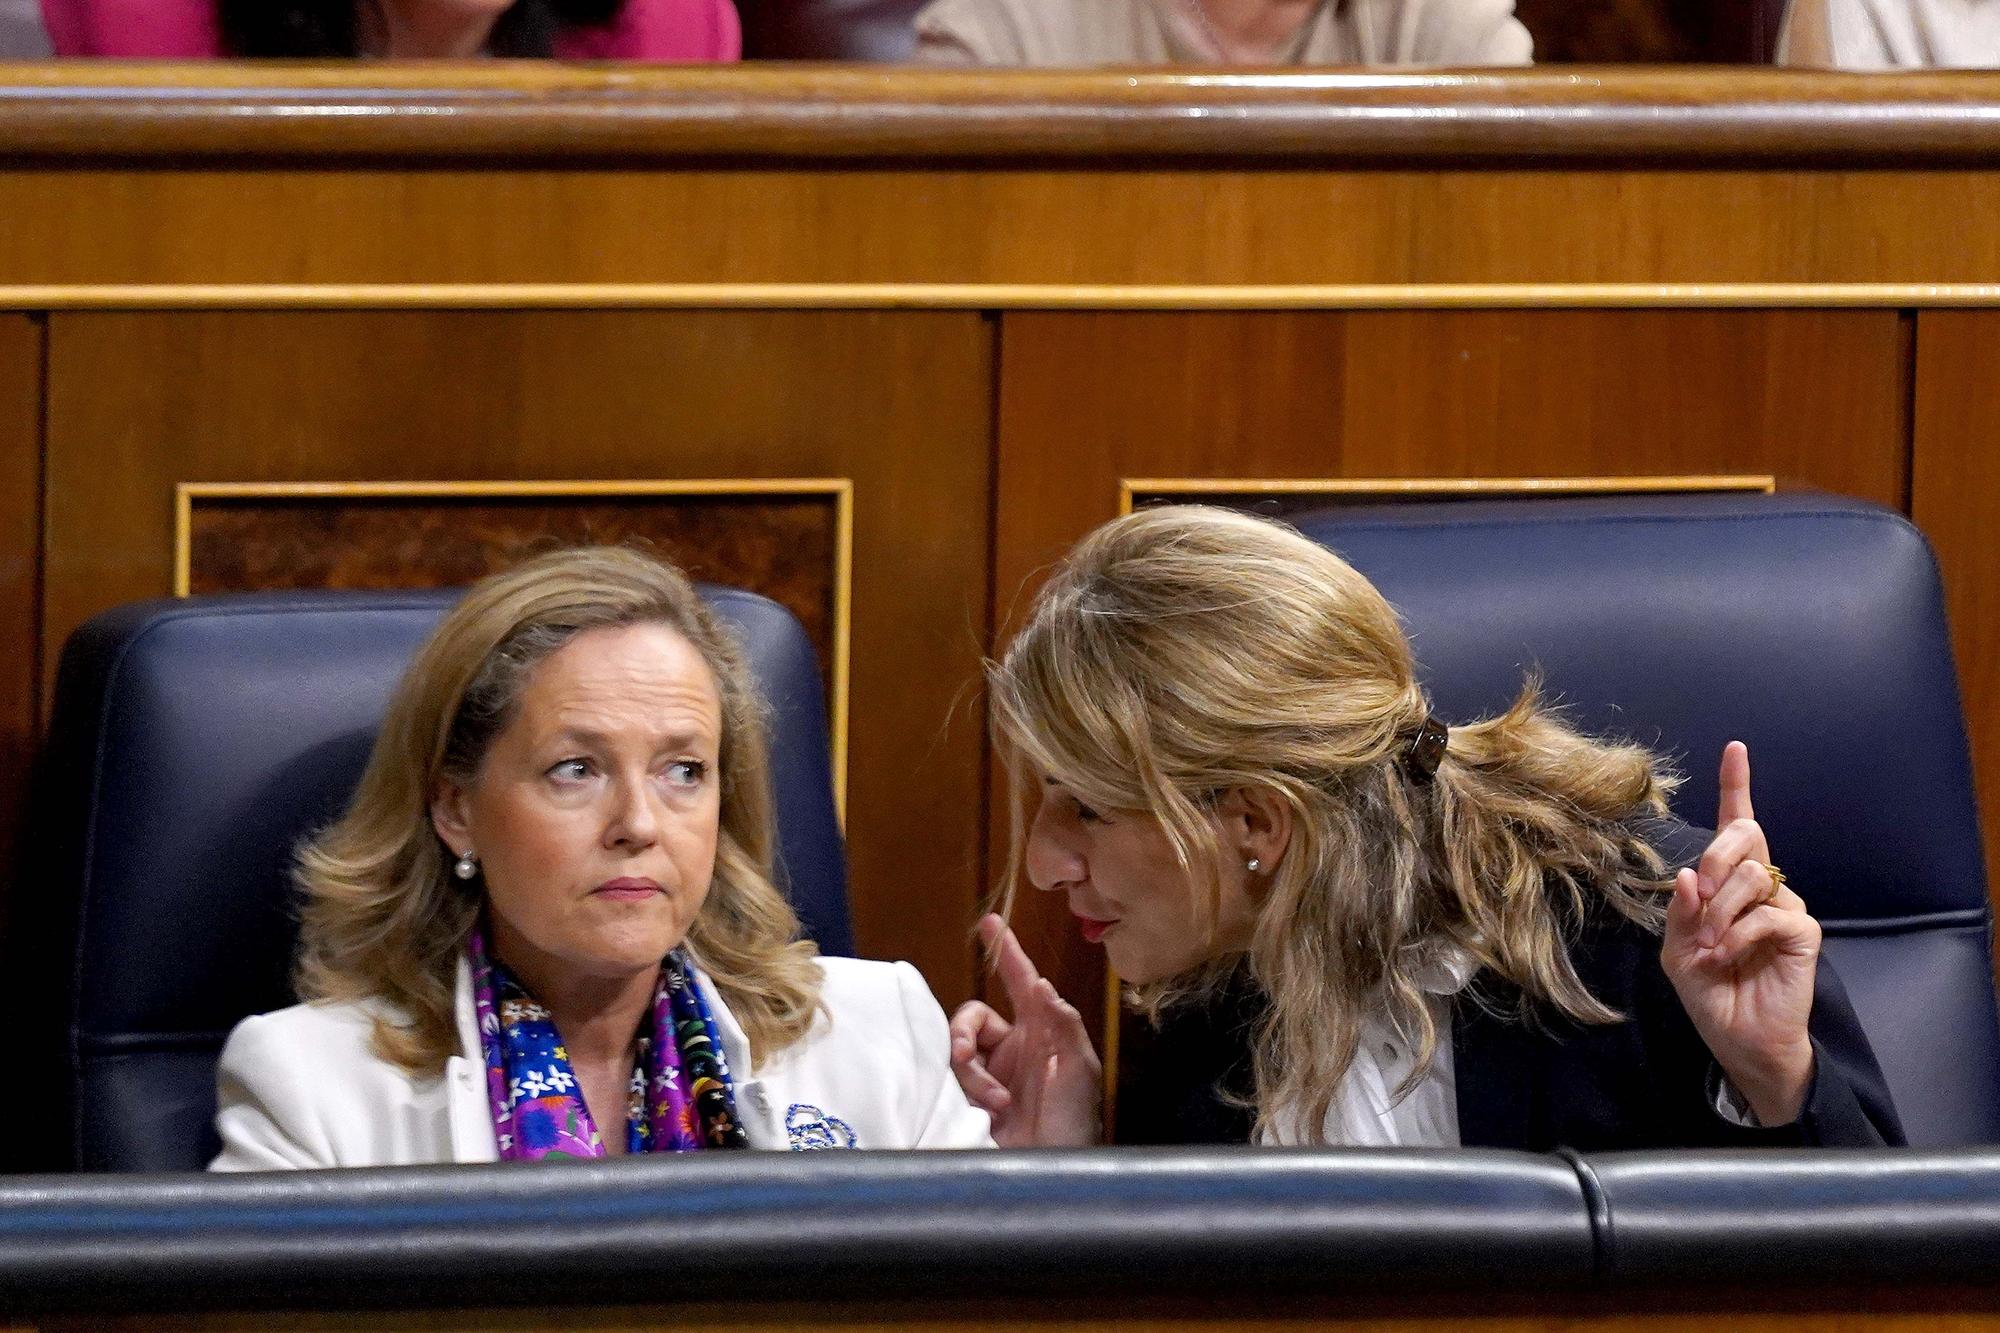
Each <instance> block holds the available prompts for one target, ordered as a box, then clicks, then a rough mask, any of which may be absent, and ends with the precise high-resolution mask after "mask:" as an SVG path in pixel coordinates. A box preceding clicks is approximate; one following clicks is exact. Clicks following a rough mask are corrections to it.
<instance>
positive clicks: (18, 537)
mask: <svg viewBox="0 0 2000 1333" xmlns="http://www.w3.org/2000/svg"><path fill="white" fill-rule="evenodd" d="M41 417H42V324H41V321H39V320H34V319H28V318H25V317H23V316H20V315H0V643H4V644H5V645H6V648H5V651H4V652H0V876H8V877H9V878H11V871H12V867H13V865H14V857H15V852H16V848H17V845H18V837H19V833H20V829H21V823H22V820H23V819H24V818H25V816H26V813H27V810H26V806H27V798H28V767H29V762H30V757H31V756H32V755H33V753H34V745H35V735H36V732H37V730H38V728H37V726H36V695H37V692H38V689H39V683H40V682H39V679H38V673H39V671H40V669H41V663H40V662H39V660H38V648H39V644H40V636H39V635H37V634H36V633H34V632H33V630H32V629H31V628H30V627H31V626H32V625H33V624H34V621H35V616H36V607H37V605H38V604H39V602H40V600H41V583H42V569H41V564H42V550H41V546H42V543H41V536H42V534H41V510H42V502H41V501H42V497H41V491H42V442H41V430H42V419H41ZM6 908H7V904H6V901H5V899H4V897H0V932H4V930H5V929H6Z"/></svg>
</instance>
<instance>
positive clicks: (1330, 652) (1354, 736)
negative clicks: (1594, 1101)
mask: <svg viewBox="0 0 2000 1333" xmlns="http://www.w3.org/2000/svg"><path fill="white" fill-rule="evenodd" d="M988 677H989V682H990V685H991V688H992V706H993V710H994V711H993V719H994V729H995V732H996V739H997V742H998V745H999V748H1000V749H1001V751H1002V754H1003V757H1004V758H1005V759H1006V761H1007V763H1008V766H1009V768H1010V770H1011V773H1012V778H1013V780H1012V782H1011V784H1010V786H1011V805H1012V816H1013V820H1012V823H1013V837H1012V843H1011V850H1010V855H1009V864H1008V867H1007V872H1006V879H1005V880H1004V881H1003V882H1002V887H1001V893H1000V897H1001V908H1002V910H1003V911H1004V910H1005V908H1006V907H1007V906H1009V905H1010V904H1011V895H1012V892H1013V886H1014V885H1016V884H1018V883H1019V880H1020V874H1021V868H1022V862H1023V858H1024V844H1025V826H1026V816H1027V811H1028V809H1029V808H1030V807H1029V803H1030V802H1031V801H1034V800H1037V799H1039V795H1038V793H1037V791H1036V790H1035V789H1037V788H1039V787H1040V785H1041V779H1042V777H1043V776H1045V775H1047V776H1054V777H1056V778H1059V779H1060V780H1061V781H1062V782H1063V783H1065V784H1066V785H1068V786H1069V787H1070V788H1071V789H1072V790H1074V791H1075V792H1076V793H1077V795H1078V798H1079V799H1080V800H1082V801H1085V802H1087V803H1088V804H1091V805H1096V806H1101V807H1103V808H1106V809H1114V810H1129V811H1140V812H1145V813H1147V814H1149V815H1151V816H1152V817H1154V818H1156V819H1157V820H1158V821H1159V823H1160V825H1161V826H1162V828H1163V830H1164V832H1165V834H1166V837H1167V839H1168V841H1169V842H1170V844H1171V846H1172V849H1173V853H1174V855H1175V857H1176V858H1177V859H1178V861H1179V864H1180V865H1181V867H1182V868H1183V869H1184V870H1185V871H1186V872H1187V875H1188V879H1189V883H1190V884H1191V885H1192V886H1193V888H1192V891H1193V892H1194V893H1195V894H1196V895H1197V909H1198V912H1200V913H1202V914H1205V918H1206V921H1207V923H1208V924H1209V926H1210V927H1212V926H1213V923H1214V921H1215V919H1216V916H1217V914H1218V912H1219V909H1220V892H1221V879H1220V875H1221V867H1222V863H1223V862H1222V858H1223V857H1224V855H1225V854H1226V853H1225V850H1224V848H1223V847H1222V846H1221V843H1220V835H1219V828H1218V825H1217V823H1216V821H1215V819H1214V818H1213V802H1214V800H1215V798H1216V797H1217V796H1219V795H1220V794H1222V793H1224V792H1227V791H1231V790H1236V789H1264V790H1266V791H1268V792H1271V793H1274V794H1275V795H1276V796H1277V797H1278V798H1280V799H1281V800H1282V801H1283V802H1284V803H1285V804H1286V805H1287V806H1288V807H1289V809H1290V812H1291V816H1292V821H1291V823H1292V828H1291V838H1290V842H1289V844H1288V846H1287V848H1286V851H1285V853H1284V855H1283V856H1282V857H1281V858H1280V859H1279V863H1278V865H1277V866H1276V868H1275V869H1274V870H1273V871H1272V872H1271V874H1270V877H1269V884H1268V890H1267V892H1266V896H1265V897H1264V899H1263V901H1262V902H1261V903H1260V905H1259V907H1258V915H1257V920H1256V925H1255V928H1254V931H1253V935H1252V940H1251V943H1250V946H1249V955H1248V962H1249V966H1250V970H1251V973H1252V975H1253V976H1254V978H1255V979H1256V981H1257V982H1258V983H1259V984H1260V985H1261V987H1262V988H1263V990H1264V991H1265V993H1266V994H1267V995H1268V997H1269V1001H1270V1003H1269V1007H1268V1009H1267V1011H1266V1015H1265V1017H1264V1019H1263V1020H1262V1022H1261V1026H1260V1028H1259V1029H1258V1031H1257V1032H1256V1034H1255V1038H1254V1052H1253V1066H1252V1068H1253V1074H1254V1089H1255V1090H1254V1093H1253V1098H1254V1102H1255V1106H1256V1111H1257V1127H1258V1131H1259V1133H1260V1134H1269V1133H1270V1132H1272V1131H1273V1129H1274V1127H1275V1126H1274V1119H1273V1117H1274V1115H1279V1116H1282V1121H1283V1123H1284V1124H1285V1125H1287V1126H1292V1125H1296V1126H1297V1128H1298V1130H1299V1131H1301V1132H1302V1133H1303V1134H1304V1136H1305V1137H1306V1138H1307V1139H1308V1140H1310V1141H1317V1140H1318V1139H1320V1138H1321V1137H1322V1136H1323V1132H1324V1131H1323V1126H1324V1124H1325V1122H1326V1119H1327V1115H1328V1113H1329V1111H1330V1110H1331V1108H1332V1106H1333V1105H1334V1103H1335V1101H1336V1099H1337V1097H1338V1095H1339V1089H1340V1085H1341V1078H1342V1076H1343V1075H1344V1074H1345V1073H1346V1071H1347V1068H1348V1066H1349V1064H1350V1063H1351V1062H1352V1061H1353V1059H1354V1055H1355V1050H1356V1046H1357V1042H1358V1039H1359V1036H1360V1030H1361V1024H1362V1022H1363V1020H1364V1019H1365V1018H1366V1017H1367V1016H1368V1015H1369V1014H1370V1013H1371V1011H1386V1015H1387V1018H1388V1021H1389V1022H1390V1023H1391V1024H1392V1025H1393V1026H1394V1028H1395V1029H1396V1030H1397V1031H1399V1032H1400V1033H1401V1034H1403V1036H1404V1038H1405V1039H1406V1040H1407V1041H1409V1042H1410V1043H1411V1044H1412V1045H1413V1047H1414V1049H1415V1050H1416V1052H1417V1058H1416V1061H1415V1065H1414V1068H1413V1071H1412V1073H1411V1074H1410V1076H1409V1079H1408V1080H1407V1081H1406V1083H1405V1084H1404V1088H1405V1089H1407V1088H1408V1087H1410V1086H1413V1085H1414V1083H1415V1082H1416V1081H1417V1080H1418V1079H1419V1078H1421V1077H1422V1075H1423V1073H1424V1072H1425V1071H1426V1070H1427V1069H1428V1068H1429V1066H1430V1063H1431V1060H1432V1058H1433V1057H1434V1055H1435V1054H1436V1051H1437V1045H1438V1042H1439V1041H1440V1040H1448V1039H1449V1033H1448V1032H1446V1033H1443V1034H1440V1032H1439V1030H1438V1028H1439V1024H1438V1023H1437V1022H1436V1021H1435V1020H1434V1018H1433V1014H1432V1009H1431V1006H1430V1005H1429V1004H1428V1003H1427V1001H1426V995H1425V992H1424V990H1423V988H1422V985H1421V978H1422V976H1423V974H1424V973H1425V972H1426V970H1427V968H1428V967H1429V966H1431V965H1432V964H1434V963H1435V961H1436V960H1437V958H1438V956H1439V955H1440V953H1442V952H1444V951H1446V950H1456V951H1459V952H1461V953H1462V954H1463V955H1464V956H1466V957H1469V958H1470V959H1472V960H1474V961H1475V962H1476V964H1477V965H1478V966H1480V967H1482V968H1486V969H1490V970H1491V971H1492V972H1494V973H1496V974H1497V975H1499V976H1500V977H1503V978H1505V979H1506V980H1507V981H1510V982H1512V983H1514V984H1515V985H1516V986H1518V987H1519V988H1520V991H1521V993H1522V999H1521V1003H1522V1005H1523V1006H1525V1007H1527V1008H1528V1009H1529V1010H1530V1011H1532V1010H1533V1009H1534V1008H1535V1007H1536V1006H1547V1007H1548V1008H1550V1009H1553V1010H1554V1011H1556V1012H1557V1013H1560V1014H1562V1015H1566V1016H1568V1017H1569V1018H1571V1019H1574V1020H1576V1021H1578V1022H1581V1023H1608V1022H1613V1021H1616V1020H1617V1019H1618V1017H1619V1015H1618V1014H1616V1013H1615V1012H1614V1011H1612V1010H1611V1009H1609V1008H1607V1007H1606V1006H1605V1005H1604V1004H1603V1003H1602V1002H1600V1001H1599V1000H1598V999H1597V998H1596V997H1595V996H1593V995H1592V994H1591V993H1590V992H1589V991H1588V990H1587V989H1586V988H1585V986H1584V985H1583V983H1582V981H1581V980H1580V979H1579V978H1578V976H1577V974H1576V970H1575V968H1574V967H1573V966H1572V965H1571V963H1570V960H1569V954H1568V951H1567V949H1566V947H1565V944H1566V941H1567V940H1568V939H1570V938H1572V937H1573V935H1574V933H1575V931H1576V930H1577V929H1578V928H1579V926H1580V925H1581V923H1582V921H1583V920H1584V919H1585V917H1586V915H1587V914H1589V913H1590V912H1591V911H1593V910H1594V909H1595V908H1596V906H1597V904H1600V903H1601V904H1604V905H1608V906H1609V907H1610V908H1611V909H1612V910H1613V911H1615V912H1617V913H1620V914H1622V915H1623V916H1625V917H1628V918H1631V919H1632V920H1635V921H1638V922H1641V923H1643V924H1646V925H1648V926H1649V927H1652V928H1655V929H1657V928H1658V925H1659V923H1660V921H1661V919H1662V916H1663V913H1664V902H1663V899H1662V897H1661V893H1662V891H1665V890H1670V889H1671V888H1672V882H1671V880H1670V879H1669V878H1667V877H1666V876H1665V874H1664V870H1663V867H1662V863H1661V861H1660V858H1659V856H1658V854H1657V853H1656V852H1654V850H1653V849H1652V848H1651V847H1650V846H1649V845H1648V844H1647V843H1646V841H1645V840H1644V839H1643V837H1641V836H1640V834H1639V832H1638V831H1637V830H1636V829H1635V827H1634V824H1635V821H1637V820H1639V819H1642V818H1643V817H1645V816H1649V815H1657V814H1662V813H1664V811H1665V808H1666V798H1667V795H1668V794H1669V793H1670V792H1671V790H1672V789H1673V785H1674V782H1675V779H1674V777H1673V776H1672V775H1670V774H1669V773H1668V772H1666V771H1665V770H1664V768H1663V766H1662V765H1661V763H1660V761H1659V760H1658V759H1657V758H1656V757H1655V756H1654V755H1652V754H1651V753H1649V752H1648V751H1646V750H1645V749H1643V748H1641V747H1638V746H1635V745H1629V744H1618V743H1611V742H1606V741H1603V740H1598V739H1592V738H1590V737H1587V736H1584V735H1581V734H1579V733H1578V732H1576V731H1575V730H1573V729H1572V728H1570V727H1569V726H1567V725H1565V724H1564V723H1563V722H1562V721H1560V720H1559V719H1558V718H1556V717H1555V716H1553V715H1552V714H1551V712H1550V711H1549V710H1548V709H1547V708H1546V707H1545V706H1544V705H1543V704H1542V702H1541V700H1540V698H1539V690H1538V688H1537V685H1536V682H1535V681H1534V680H1533V679H1532V678H1530V679H1529V680H1528V681H1527V682H1526V683H1525V684H1524V686H1523V689H1522V691H1521V693H1520V695H1519V697H1518V698H1517V699H1516V700H1515V702H1514V704H1513V706H1512V707H1511V708H1509V709H1508V710H1507V711H1506V712H1505V713H1503V714H1501V715H1500V716H1498V717H1494V718H1491V719H1488V720H1486V721H1482V722H1475V723H1473V724H1471V725H1469V726H1461V727H1453V728H1451V729H1450V741H1449V746H1448V749H1447V751H1446V753H1445V756H1444V758H1443V760H1442V762H1441V763H1440V765H1439V767H1438V769H1437V772H1436V774H1435V776H1434V777H1433V778H1432V779H1431V780H1430V781H1428V782H1423V781H1419V780H1417V779H1415V778H1413V777H1412V776H1411V775H1410V774H1409V773H1408V772H1407V771H1406V770H1405V768H1404V766H1403V763H1402V762H1401V761H1402V756H1403V754H1404V751H1405V749H1406V747H1407V746H1408V744H1409V742H1410V740H1411V738H1412V737H1413V736H1414V735H1415V734H1416V732H1417V730H1418V728H1419V727H1420V726H1421V725H1422V724H1423V722H1424V720H1425V718H1426V717H1427V716H1429V713H1430V708H1429V703H1428V701H1427V700H1426V699H1425V697H1424V693H1423V690H1422V688H1421V687H1420V686H1419V685H1418V683H1417V680H1416V676H1415V670H1414V666H1413V663H1412V660H1411V655H1410V648H1409V643H1408V641H1407V640H1406V639H1405V637H1404V634H1403V630H1402V626H1401V625H1400V623H1399V622H1398V620H1397V617H1396V613H1395V612H1394V611H1393V610H1392V609H1391V608H1390V606H1389V604H1388V602H1387V601H1385V600H1384V599H1383V597H1382V595H1381V594H1380V593H1379V592H1377V591H1376V589H1375V587H1374V585H1373V584H1371V583H1369V582H1368V580H1367V579H1366V578H1364V577H1362V576H1361V574H1359V573H1358V572H1356V571H1355V570H1354V569H1353V568H1352V567H1350V566H1349V565H1348V564H1347V563H1346V562H1344V561H1343V560H1341V559H1340V558H1339V557H1338V556H1336V555H1334V554H1333V553H1332V552H1331V551H1329V550H1327V549H1325V548H1324V547H1322V546H1319V545H1318V544H1316V543H1314V542H1312V541H1310V540H1308V539H1307V538H1305V537H1304V536H1302V535H1301V534H1299V533H1298V532H1297V531H1295V530H1293V529H1291V528H1289V527H1286V526H1284V525H1282V524H1279V523H1274V522H1269V521H1266V520H1263V519H1259V518H1254V517H1250V516H1247V515H1244V514H1241V513H1237V512H1233V511H1230V510H1223V509H1213V508H1206V507H1203V506H1197V505H1182V506H1166V507H1160V508H1151V509H1144V510H1141V511H1139V512H1137V513H1134V514H1132V515H1130V516H1128V517H1125V518H1121V519H1118V520H1115V521H1113V522H1111V523H1109V524H1106V525H1105V526H1103V527H1101V528H1099V529H1098V530H1097V531H1095V532H1093V533H1092V534H1090V535H1089V536H1088V537H1086V538H1085V539H1084V540H1083V541H1082V542H1081V543H1080V544H1079V545H1078V546H1077V547H1076V549H1075V550H1074V551H1072V552H1071V553H1070V554H1069V556H1068V557H1067V558H1066V559H1065V560H1064V562H1063V563H1062V565H1061V566H1060V567H1059V568H1058V570H1057V571H1056V573H1055V574H1054V576H1053V578H1052V579H1051V581H1050V582H1049V583H1048V584H1047V586H1046V587H1044V588H1043V589H1042V591H1041V593H1040V595H1039V597H1038V598H1037V600H1036V602H1035V605H1034V609H1033V612H1032V615H1031V617H1030V619H1029V621H1028V623H1027V625H1026V627H1025V628H1024V629H1022V630H1021V632H1020V633H1019V634H1018V635H1017V636H1016V637H1015V638H1014V640H1013V642H1012V643H1011V644H1010V645H1009V647H1008V649H1007V651H1006V653H1005V655H1004V657H1003V658H1002V660H1001V661H999V662H997V663H989V664H988ZM1240 961H1241V959H1240V958H1214V959H1211V960H1210V961H1209V962H1208V963H1206V964H1204V965H1203V966H1202V967H1201V968H1199V969H1197V970H1196V972H1195V973H1193V974H1191V975H1187V976H1181V977H1175V978H1171V979H1168V980H1165V981H1162V982H1159V983H1155V984H1149V985H1146V986H1142V987H1135V988H1133V989H1132V990H1130V991H1128V998H1129V999H1130V1000H1131V1001H1132V1002H1133V1003H1135V1004H1136V1005H1137V1006H1138V1007H1139V1008H1140V1009H1141V1010H1142V1011H1143V1012H1146V1013H1149V1014H1150V1015H1152V1016H1154V1017H1155V1018H1157V1017H1158V1015H1159V1013H1160V1011H1161V1010H1162V1009H1163V1008H1164V1007H1165V1006H1167V1005H1169V1004H1171V1003H1173V1002H1175V1001H1177V1000H1181V999H1186V998H1189V997H1191V996H1195V995H1199V994H1202V993H1205V992H1207V991H1209V990H1210V989H1212V988H1213V987H1214V986H1216V985H1218V984H1219V983H1220V982H1221V981H1222V979H1223V978H1224V977H1226V976H1227V975H1228V974H1229V972H1230V971H1231V970H1232V969H1233V968H1234V967H1235V966H1236V965H1237V964H1238V963H1239V962H1240ZM1531 1016H1532V1013H1524V1014H1523V1017H1531ZM1294 1116H1296V1119H1294Z"/></svg>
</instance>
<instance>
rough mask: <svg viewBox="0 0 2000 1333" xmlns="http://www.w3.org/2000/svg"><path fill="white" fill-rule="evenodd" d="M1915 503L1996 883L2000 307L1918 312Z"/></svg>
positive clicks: (1999, 842) (1999, 819) (1999, 844)
mask: <svg viewBox="0 0 2000 1333" xmlns="http://www.w3.org/2000/svg"><path fill="white" fill-rule="evenodd" d="M1910 501H1911V504H1910V514H1911V517H1913V518H1914V519H1915V520H1916V522H1917V526H1918V527H1920V528H1922V529H1923V531H1924V535H1925V536H1927V537H1929V538H1930V540H1931V545H1932V546H1933V547H1935V548H1936V550H1937V557H1938V566H1939V571H1940V573H1941V574H1942V575H1943V578H1944V592H1945V605H1946V609H1947V611H1948V613H1949V615H1950V617H1951V636H1952V643H1953V646H1954V648H1955V650H1956V654H1957V657H1958V680H1959V686H1960V688H1961V690H1962V691H1963V693H1964V698H1965V724H1966V730H1967V732H1968V733H1969V734H1970V737H1971V741H1972V766H1973V773H1974V775H1975V777H1976V778H1977V779H1978V782H1979V788H1980V794H1981V798H1982V799H1981V801H1980V807H1981V814H1982V818H1983V821H1984V831H1985V834H1986V865H1987V875H1988V878H1989V880H1991V879H1992V878H1993V867H1994V866H1996V865H2000V545H1996V543H1995V534H1996V533H2000V312H1995V311H1985V310H1981V311H1964V312H1962V313H1961V312H1957V311H1926V312H1925V313H1924V314H1922V315H1920V316H1918V319H1917V402H1916V441H1915V448H1914V453H1913V457H1912V482H1911V495H1910Z"/></svg>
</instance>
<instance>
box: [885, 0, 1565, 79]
mask: <svg viewBox="0 0 2000 1333" xmlns="http://www.w3.org/2000/svg"><path fill="white" fill-rule="evenodd" d="M1533 51H1534V43H1533V41H1532V40H1531V39H1530V38H1529V36H1528V30H1527V29H1526V28H1524V27H1522V26H1521V24H1520V21H1519V20H1518V19H1516V18H1515V17H1514V0H932V3H931V4H930V5H929V6H928V7H927V8H925V9H924V11H923V12H922V13H920V14H918V15H917V59H918V60H921V61H928V62H932V63H935V64H951V65H1525V64H1527V63H1529V60H1530V58H1531V57H1532V55H1533Z"/></svg>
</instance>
